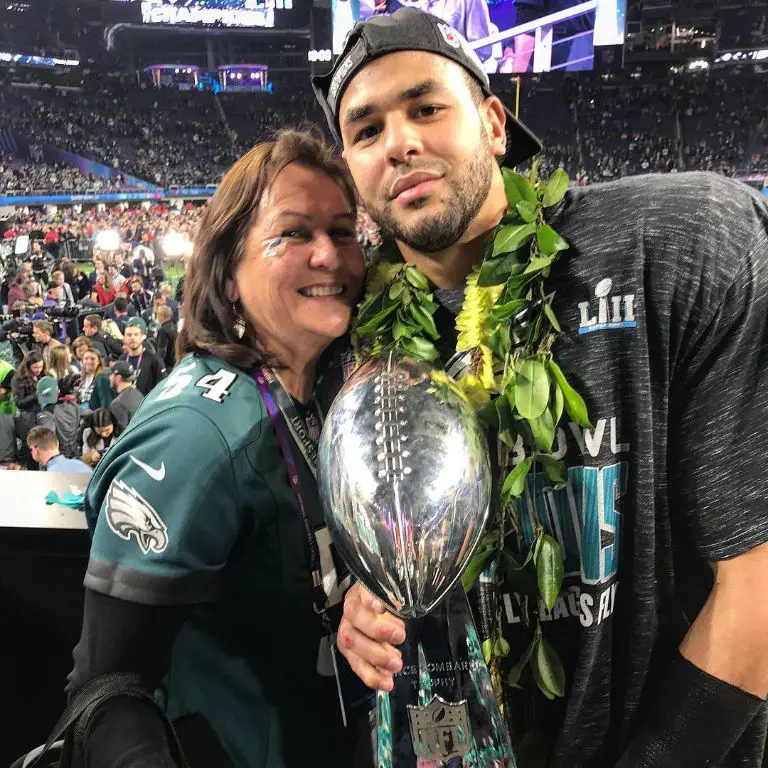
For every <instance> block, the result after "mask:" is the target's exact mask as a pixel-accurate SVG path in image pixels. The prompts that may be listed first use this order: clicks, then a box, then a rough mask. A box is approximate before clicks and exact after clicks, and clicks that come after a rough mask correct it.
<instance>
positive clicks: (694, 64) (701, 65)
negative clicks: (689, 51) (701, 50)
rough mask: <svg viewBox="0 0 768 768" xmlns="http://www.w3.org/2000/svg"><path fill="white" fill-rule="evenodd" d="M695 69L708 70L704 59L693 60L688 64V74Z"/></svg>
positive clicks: (707, 63)
mask: <svg viewBox="0 0 768 768" xmlns="http://www.w3.org/2000/svg"><path fill="white" fill-rule="evenodd" d="M697 69H709V62H708V61H705V60H704V59H694V60H693V61H689V62H688V71H689V72H695V71H696V70H697Z"/></svg>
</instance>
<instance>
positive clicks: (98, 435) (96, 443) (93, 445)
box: [83, 408, 117, 467]
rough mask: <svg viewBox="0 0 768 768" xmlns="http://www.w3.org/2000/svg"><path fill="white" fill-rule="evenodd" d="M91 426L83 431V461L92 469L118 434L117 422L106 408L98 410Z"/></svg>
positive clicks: (92, 417) (91, 421) (93, 415)
mask: <svg viewBox="0 0 768 768" xmlns="http://www.w3.org/2000/svg"><path fill="white" fill-rule="evenodd" d="M89 422H90V426H88V427H86V428H85V429H84V430H83V461H84V462H85V463H86V464H89V465H90V466H92V467H95V466H96V464H98V462H99V460H100V459H101V457H102V456H103V455H104V454H105V453H106V452H107V449H108V448H109V447H110V446H111V445H112V443H113V442H114V440H115V438H116V437H117V434H116V432H115V420H114V418H113V417H112V414H111V413H110V412H109V411H108V410H107V409H106V408H98V409H97V410H95V411H94V412H93V413H92V414H91V417H90V419H89Z"/></svg>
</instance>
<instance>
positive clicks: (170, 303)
mask: <svg viewBox="0 0 768 768" xmlns="http://www.w3.org/2000/svg"><path fill="white" fill-rule="evenodd" d="M158 292H159V293H160V295H161V296H163V297H164V298H165V305H166V306H167V307H170V309H171V312H173V319H174V320H176V321H177V322H178V319H179V302H178V301H176V299H174V298H172V297H171V296H172V294H173V289H172V288H171V284H170V283H160V285H159V286H158Z"/></svg>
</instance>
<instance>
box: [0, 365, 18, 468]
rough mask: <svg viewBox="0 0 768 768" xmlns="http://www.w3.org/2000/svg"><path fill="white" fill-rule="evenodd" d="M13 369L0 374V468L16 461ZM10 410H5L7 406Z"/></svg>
mask: <svg viewBox="0 0 768 768" xmlns="http://www.w3.org/2000/svg"><path fill="white" fill-rule="evenodd" d="M12 383H13V369H12V368H11V369H10V370H6V371H5V373H0V467H2V468H4V467H7V466H8V465H9V464H15V463H16V461H17V460H18V458H19V457H18V450H17V447H16V419H15V418H14V416H13V414H14V411H15V407H14V404H13V390H12V388H11V387H12ZM9 404H10V406H11V409H6V408H5V406H6V405H9Z"/></svg>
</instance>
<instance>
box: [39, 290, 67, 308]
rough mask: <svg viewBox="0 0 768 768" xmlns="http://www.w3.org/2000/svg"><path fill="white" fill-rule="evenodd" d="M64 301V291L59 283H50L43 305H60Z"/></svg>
mask: <svg viewBox="0 0 768 768" xmlns="http://www.w3.org/2000/svg"><path fill="white" fill-rule="evenodd" d="M63 303H64V291H63V290H62V289H61V286H59V285H49V286H48V288H47V290H46V291H45V300H44V301H43V307H60V306H61V305H62V304H63Z"/></svg>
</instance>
